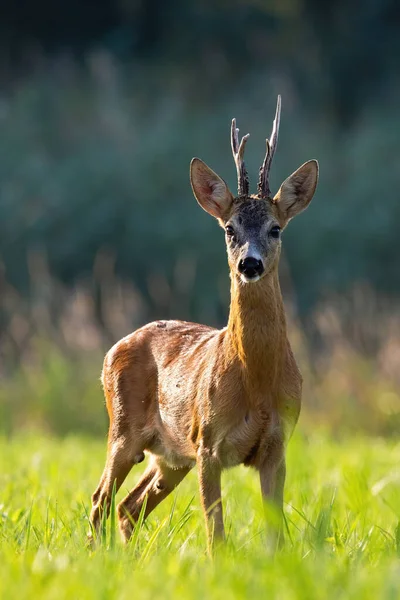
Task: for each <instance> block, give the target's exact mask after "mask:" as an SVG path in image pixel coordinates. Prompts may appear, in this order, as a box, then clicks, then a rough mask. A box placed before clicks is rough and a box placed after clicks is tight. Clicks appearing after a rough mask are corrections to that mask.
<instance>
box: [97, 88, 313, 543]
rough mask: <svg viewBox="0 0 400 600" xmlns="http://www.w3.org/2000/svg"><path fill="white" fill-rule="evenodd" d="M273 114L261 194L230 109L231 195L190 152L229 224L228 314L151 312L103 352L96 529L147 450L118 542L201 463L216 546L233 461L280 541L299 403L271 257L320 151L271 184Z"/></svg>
mask: <svg viewBox="0 0 400 600" xmlns="http://www.w3.org/2000/svg"><path fill="white" fill-rule="evenodd" d="M280 115H281V97H280V96H278V100H277V106H276V113H275V119H274V121H273V127H272V133H271V136H270V138H269V139H267V140H266V154H265V158H264V160H263V163H262V165H261V167H260V170H259V181H258V187H257V194H250V191H249V177H248V173H247V169H246V166H245V162H244V150H245V145H246V142H247V140H248V138H249V134H247V135H245V136H244V137H242V139H241V141H240V142H239V129H237V127H236V120H235V119H233V120H232V126H231V146H232V152H233V158H234V162H235V165H236V170H237V181H238V194H237V195H236V196H235V195H234V194H232V193H231V191H230V190H229V188H228V186H227V184H226V183H225V181H224V180H223V179H221V178H220V177H219V176H218V175H217V174H216V173H215V172H214V171H212V170H211V169H210V167H208V166H207V165H206V164H205V163H204V162H203V161H202V160H200V159H199V158H193V159H192V161H191V164H190V181H191V186H192V189H193V193H194V196H195V198H196V200H197V202H198V203H199V205H200V206H201V207H202V208H203V209H204V210H205V211H206V212H207V213H209V214H210V215H212V216H213V217H215V218H216V219H217V221H218V223H219V225H220V226H221V227H222V229H224V232H225V240H226V247H227V255H228V264H229V269H230V279H231V288H230V293H231V301H230V310H229V318H228V323H227V325H226V327H224V328H223V329H220V330H219V329H215V328H213V327H209V326H207V325H200V324H196V323H190V322H186V321H174V320H169V321H155V322H152V323H149V324H147V325H145V326H143V327H141V328H140V329H137V330H136V331H135V332H133V333H131V334H130V335H128V336H126V337H124V338H123V339H121V340H120V341H119V342H118V343H117V344H115V345H114V346H113V347H112V348H111V350H109V352H108V353H107V354H106V356H105V359H104V366H103V371H102V378H101V379H102V384H103V388H104V394H105V399H106V406H107V411H108V415H109V421H110V423H109V434H108V446H107V458H106V464H105V468H104V472H103V474H102V477H101V479H100V483H99V485H98V487H97V489H96V491H95V492H94V494H93V496H92V509H91V513H90V523H91V532H92V534H91V536H92V538H91V539H92V540H93V537H96V534H95V532H98V531H99V527H100V524H101V520H102V518H103V516H104V515H105V517H106V516H107V514H108V513H109V511H110V503H111V499H112V495H113V490H118V489H119V488H120V487H121V485H122V483H123V482H124V480H125V478H126V476H127V475H128V473H129V472H130V470H131V468H132V467H133V466H134V465H136V464H138V463H140V462H142V461H143V460H144V458H145V454H146V455H148V458H149V464H148V466H147V468H146V469H145V471H144V473H143V475H142V477H141V478H140V479H139V481H138V483H137V484H136V485H135V487H134V488H133V489H132V491H130V492H129V493H128V494H127V495H126V497H125V498H123V500H122V501H121V502H120V503H119V504H118V506H117V516H118V525H119V529H120V533H121V536H122V539H123V541H125V542H127V541H129V539H130V537H131V534H132V531H133V529H134V527H135V524H136V523H137V521H138V519H139V516H140V515H141V514H142V518H146V517H147V516H148V515H149V514H150V513H151V512H152V511H153V510H154V509H155V508H156V506H157V505H158V504H159V503H160V502H162V501H163V500H164V499H165V498H166V497H167V496H168V495H169V494H170V493H171V492H172V491H173V490H174V489H175V488H176V487H177V486H178V485H179V483H180V482H181V481H182V480H183V479H184V478H185V477H186V475H187V474H188V473H189V472H190V471H191V470H192V469H193V467H194V466H195V465H197V469H198V480H199V489H200V497H201V504H202V508H203V511H204V515H205V522H206V532H207V540H208V548H209V549H210V551H211V552H212V551H213V549H214V548H215V547H216V544H218V542H222V541H223V540H224V539H225V531H224V521H223V506H222V500H221V472H222V470H223V469H228V468H230V467H234V466H236V465H240V464H243V465H245V466H249V467H252V468H254V469H256V470H257V471H258V473H259V480H260V486H261V494H262V498H263V499H264V501H265V503H266V504H270V505H271V506H273V507H275V508H276V510H277V511H278V514H279V515H281V516H282V518H280V519H279V525H276V526H275V527H273V528H271V529H273V532H272V531H271V532H270V533H271V535H272V537H273V539H274V540H275V543H276V544H277V545H278V544H280V543H281V540H282V539H283V525H282V521H283V493H284V485H285V477H286V460H285V454H286V448H287V444H288V441H289V439H290V437H291V435H292V433H293V430H294V428H295V426H296V423H297V421H298V418H299V414H300V407H301V392H302V376H301V374H300V371H299V368H298V366H297V364H296V361H295V358H294V355H293V352H292V350H291V346H290V343H289V341H288V336H287V325H286V316H285V309H284V305H283V299H282V294H281V289H280V285H279V277H278V264H279V258H280V254H281V245H282V241H281V234H282V232H283V231H284V229H285V227H286V226H287V224H288V222H289V221H290V220H291V219H292V218H293V217H295V216H296V215H297V214H299V213H300V212H302V211H303V210H304V209H306V208H307V207H308V205H309V204H310V202H311V199H312V197H313V195H314V192H315V189H316V186H317V181H318V170H319V167H318V162H317V161H316V160H310V161H308V162H306V163H304V164H303V165H302V166H301V167H299V168H298V169H297V170H296V171H294V173H292V175H290V176H289V177H288V178H287V179H286V180H285V181H284V182H283V183H282V185H281V186H280V188H279V190H278V192H277V193H276V194H275V195H272V193H271V190H270V184H269V175H270V169H271V163H272V159H273V157H274V154H275V151H276V148H277V142H278V134H279V125H280ZM104 511H106V512H105V513H104ZM141 511H142V513H141ZM268 529H269V528H268V527H267V531H268ZM276 540H278V541H276Z"/></svg>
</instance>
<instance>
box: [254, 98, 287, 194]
mask: <svg viewBox="0 0 400 600" xmlns="http://www.w3.org/2000/svg"><path fill="white" fill-rule="evenodd" d="M280 120H281V97H280V95H279V96H278V100H277V103H276V113H275V119H274V122H273V125H272V132H271V137H270V139H269V140H268V139H267V140H266V142H267V152H266V154H265V158H264V162H263V163H262V165H261V167H260V178H259V180H258V195H259V196H261V198H269V197H270V196H271V190H270V189H269V171H270V169H271V163H272V159H273V158H274V154H275V150H276V146H277V144H278V135H279V123H280Z"/></svg>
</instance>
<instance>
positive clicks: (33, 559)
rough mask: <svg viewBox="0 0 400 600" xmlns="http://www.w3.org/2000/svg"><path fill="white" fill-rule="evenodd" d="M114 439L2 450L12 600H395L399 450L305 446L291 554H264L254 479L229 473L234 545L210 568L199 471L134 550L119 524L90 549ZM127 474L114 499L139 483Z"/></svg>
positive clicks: (291, 521)
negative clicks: (96, 499) (94, 508)
mask: <svg viewBox="0 0 400 600" xmlns="http://www.w3.org/2000/svg"><path fill="white" fill-rule="evenodd" d="M104 451H105V441H104V442H101V441H98V440H93V439H90V438H78V437H70V438H68V439H65V440H63V441H60V440H57V439H49V438H46V437H43V436H32V437H22V436H20V437H15V438H13V439H6V438H3V439H1V440H0V505H1V506H0V597H1V598H7V599H9V598H17V597H18V598H32V597H37V598H43V599H45V600H47V599H52V598H54V599H56V598H57V599H63V598H79V599H81V598H96V599H97V598H121V599H123V598H133V597H134V598H156V597H161V598H166V597H172V596H173V597H180V598H205V597H206V598H209V597H212V598H224V599H226V598H248V597H252V596H255V595H257V596H258V597H275V598H285V599H286V598H289V599H290V598H293V599H294V598H296V599H297V598H304V599H306V598H307V599H309V598H328V597H329V598H363V599H364V598H393V599H394V598H398V596H399V590H400V562H399V559H400V527H399V521H400V444H396V443H395V442H388V441H385V440H382V439H373V438H362V437H360V438H353V439H348V440H347V441H340V442H339V441H333V440H329V439H328V438H327V437H326V435H323V434H322V433H321V434H317V433H316V434H314V435H313V436H311V437H310V438H308V439H305V438H302V437H301V436H300V434H298V435H297V436H296V437H295V439H294V440H293V441H292V444H291V446H290V449H289V456H288V466H289V468H288V481H287V487H286V496H285V500H286V505H285V514H286V522H287V532H286V543H285V547H284V549H283V550H282V551H281V552H280V553H279V554H278V555H277V556H276V557H275V558H272V557H271V556H270V555H269V554H268V552H267V551H266V549H265V536H264V529H265V528H264V517H263V508H262V503H261V499H260V493H259V486H258V477H257V473H256V472H255V471H251V470H249V469H245V468H238V469H234V470H231V471H228V472H226V473H225V474H224V480H223V491H224V508H225V520H226V528H227V531H228V541H227V545H226V548H225V549H224V550H223V551H221V552H220V553H219V555H218V556H216V557H215V559H214V561H211V560H210V559H209V557H208V556H207V553H206V540H205V533H204V525H203V516H202V514H201V510H200V505H199V500H198V492H197V478H196V472H195V471H193V473H191V474H189V476H188V477H187V478H186V479H185V480H184V482H183V483H182V484H181V486H180V487H179V488H178V491H177V492H176V493H175V494H172V495H171V496H170V497H169V498H168V499H167V500H166V501H165V502H164V503H163V504H162V505H161V506H160V507H158V508H157V510H156V511H155V512H154V513H152V515H151V516H150V517H149V519H148V520H147V521H146V522H144V523H141V524H140V526H139V527H138V528H137V529H136V531H135V532H134V535H133V537H132V540H131V543H130V544H129V545H128V546H127V547H124V546H123V545H122V544H121V543H120V541H119V535H118V533H117V532H116V525H115V520H116V518H115V513H113V512H112V515H111V519H110V520H109V521H108V523H107V526H106V527H105V528H104V531H103V532H102V534H101V539H100V541H99V547H98V548H97V549H96V550H95V551H89V550H88V549H87V548H86V535H87V533H88V530H89V524H88V519H87V515H88V512H89V510H90V502H89V500H90V495H91V493H92V491H93V490H94V488H95V487H96V484H97V480H98V478H99V476H100V474H101V470H102V467H103V460H104ZM141 470H142V467H136V469H134V470H133V471H132V473H131V474H130V476H129V478H128V480H127V481H126V483H125V484H124V486H123V489H122V490H121V491H120V492H119V493H118V494H117V498H116V501H117V502H118V500H119V499H120V498H121V497H122V495H123V494H124V493H126V490H127V489H128V488H129V487H130V486H132V485H133V483H134V481H135V480H136V479H137V478H138V477H139V475H140V472H141Z"/></svg>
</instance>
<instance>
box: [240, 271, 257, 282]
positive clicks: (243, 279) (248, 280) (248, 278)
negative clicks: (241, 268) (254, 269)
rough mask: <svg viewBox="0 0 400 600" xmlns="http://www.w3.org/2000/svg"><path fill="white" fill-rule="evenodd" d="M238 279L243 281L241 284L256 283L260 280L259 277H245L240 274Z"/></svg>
mask: <svg viewBox="0 0 400 600" xmlns="http://www.w3.org/2000/svg"><path fill="white" fill-rule="evenodd" d="M240 279H241V280H242V281H243V283H255V282H256V281H258V280H259V279H261V277H260V276H259V275H256V276H255V277H246V275H244V274H243V273H242V274H241V275H240Z"/></svg>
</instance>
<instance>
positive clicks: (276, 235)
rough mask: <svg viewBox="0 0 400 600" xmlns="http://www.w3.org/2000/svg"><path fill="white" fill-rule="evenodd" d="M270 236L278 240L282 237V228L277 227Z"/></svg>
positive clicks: (271, 231)
mask: <svg viewBox="0 0 400 600" xmlns="http://www.w3.org/2000/svg"><path fill="white" fill-rule="evenodd" d="M269 235H270V236H271V237H273V238H278V237H279V236H280V235H281V228H280V227H279V225H275V226H274V227H272V229H271V230H270V232H269Z"/></svg>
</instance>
